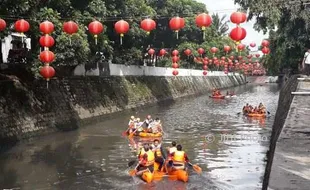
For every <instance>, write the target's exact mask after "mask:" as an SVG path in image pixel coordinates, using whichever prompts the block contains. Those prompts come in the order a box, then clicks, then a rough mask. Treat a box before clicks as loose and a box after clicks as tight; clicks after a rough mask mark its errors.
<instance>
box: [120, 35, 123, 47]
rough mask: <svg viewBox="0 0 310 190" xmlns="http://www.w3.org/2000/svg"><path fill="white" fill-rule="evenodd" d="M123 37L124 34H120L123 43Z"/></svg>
mask: <svg viewBox="0 0 310 190" xmlns="http://www.w3.org/2000/svg"><path fill="white" fill-rule="evenodd" d="M123 37H124V34H120V42H121V45H122V44H123Z"/></svg>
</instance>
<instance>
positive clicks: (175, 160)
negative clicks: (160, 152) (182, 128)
mask: <svg viewBox="0 0 310 190" xmlns="http://www.w3.org/2000/svg"><path fill="white" fill-rule="evenodd" d="M168 160H169V162H168V163H169V166H170V167H172V169H174V170H186V169H187V168H186V166H185V164H186V163H188V162H189V159H188V157H187V154H186V153H185V152H184V151H182V145H180V144H179V145H177V150H176V151H175V152H173V153H172V154H170V155H169V158H168Z"/></svg>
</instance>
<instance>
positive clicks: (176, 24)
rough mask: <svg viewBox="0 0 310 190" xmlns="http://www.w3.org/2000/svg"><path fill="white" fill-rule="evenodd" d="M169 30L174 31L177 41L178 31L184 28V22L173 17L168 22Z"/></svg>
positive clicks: (179, 18) (182, 19)
mask: <svg viewBox="0 0 310 190" xmlns="http://www.w3.org/2000/svg"><path fill="white" fill-rule="evenodd" d="M169 26H170V29H171V30H173V31H175V32H176V34H177V39H179V30H181V29H182V28H183V27H184V26H185V20H184V18H181V17H178V16H177V17H173V18H172V19H171V20H170V21H169Z"/></svg>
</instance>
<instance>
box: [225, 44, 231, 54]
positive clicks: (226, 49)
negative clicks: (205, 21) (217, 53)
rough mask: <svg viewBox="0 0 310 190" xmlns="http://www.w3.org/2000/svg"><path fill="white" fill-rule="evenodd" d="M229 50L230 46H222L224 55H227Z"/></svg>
mask: <svg viewBox="0 0 310 190" xmlns="http://www.w3.org/2000/svg"><path fill="white" fill-rule="evenodd" d="M230 50H231V48H230V46H226V45H225V46H224V51H225V52H226V53H228V52H229V51H230Z"/></svg>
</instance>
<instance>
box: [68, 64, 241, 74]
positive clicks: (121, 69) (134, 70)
mask: <svg viewBox="0 0 310 190" xmlns="http://www.w3.org/2000/svg"><path fill="white" fill-rule="evenodd" d="M109 67H110V75H112V76H129V75H131V76H142V75H145V76H173V74H172V71H173V70H174V69H173V68H168V67H147V66H140V67H139V66H136V65H130V66H126V65H120V64H111V63H110V64H109ZM177 70H178V71H179V74H178V76H204V75H203V70H194V69H177ZM99 73H100V72H99V68H97V69H93V70H91V71H87V72H85V67H84V65H78V66H77V67H76V68H75V70H74V75H76V76H84V75H86V76H99ZM228 75H233V74H232V73H229V74H228ZM235 75H239V74H238V73H235ZM207 76H226V74H225V73H224V72H223V71H214V72H211V71H208V74H207Z"/></svg>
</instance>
